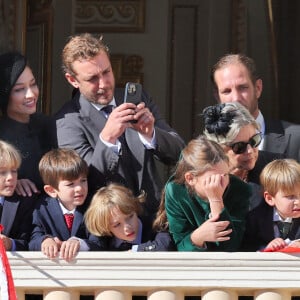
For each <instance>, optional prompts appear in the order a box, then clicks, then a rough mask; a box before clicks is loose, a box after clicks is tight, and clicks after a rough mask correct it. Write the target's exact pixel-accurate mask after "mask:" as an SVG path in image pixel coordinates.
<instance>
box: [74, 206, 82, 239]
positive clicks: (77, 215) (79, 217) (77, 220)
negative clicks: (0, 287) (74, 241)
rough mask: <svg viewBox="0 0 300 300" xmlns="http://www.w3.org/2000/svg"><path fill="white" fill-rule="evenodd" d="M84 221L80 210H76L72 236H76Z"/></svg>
mask: <svg viewBox="0 0 300 300" xmlns="http://www.w3.org/2000/svg"><path fill="white" fill-rule="evenodd" d="M82 219H83V214H82V212H81V211H79V210H78V209H76V210H75V212H74V221H73V226H72V231H71V236H76V235H77V233H78V231H79V228H80V225H81V223H82Z"/></svg>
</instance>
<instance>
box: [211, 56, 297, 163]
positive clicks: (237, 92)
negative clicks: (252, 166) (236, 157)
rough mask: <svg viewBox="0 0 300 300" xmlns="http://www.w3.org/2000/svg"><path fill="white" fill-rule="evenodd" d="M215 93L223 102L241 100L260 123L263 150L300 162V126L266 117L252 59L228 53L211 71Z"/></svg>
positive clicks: (260, 147) (259, 82) (258, 79)
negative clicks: (260, 107)
mask: <svg viewBox="0 0 300 300" xmlns="http://www.w3.org/2000/svg"><path fill="white" fill-rule="evenodd" d="M211 80H212V82H213V84H214V88H215V96H216V98H217V99H218V101H220V102H221V103H226V102H235V101H237V102H240V103H241V104H242V105H244V106H245V107H247V108H248V110H249V111H250V113H251V114H252V115H253V117H254V118H255V119H256V121H257V122H258V123H259V124H260V128H261V132H262V134H263V141H262V143H261V144H260V146H259V149H260V150H264V151H268V152H274V153H279V154H281V155H283V156H285V157H287V158H293V159H296V160H297V161H299V162H300V125H298V124H293V123H290V122H286V121H282V120H270V121H269V120H265V119H264V117H263V115H262V113H261V111H260V110H259V107H258V99H259V97H260V95H261V93H262V88H263V84H262V80H261V79H260V78H259V76H258V74H257V71H256V65H255V62H254V61H253V59H251V58H250V57H247V56H245V55H243V54H227V55H225V56H223V57H221V58H220V59H219V61H218V62H217V63H216V64H215V65H214V66H213V68H212V70H211Z"/></svg>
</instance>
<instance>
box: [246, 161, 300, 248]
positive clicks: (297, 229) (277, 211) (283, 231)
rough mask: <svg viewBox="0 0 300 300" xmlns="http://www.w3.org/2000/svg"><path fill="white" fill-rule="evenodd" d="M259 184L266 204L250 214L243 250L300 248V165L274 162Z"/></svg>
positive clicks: (295, 162)
mask: <svg viewBox="0 0 300 300" xmlns="http://www.w3.org/2000/svg"><path fill="white" fill-rule="evenodd" d="M260 181H261V185H262V187H263V193H264V198H265V201H263V202H262V203H261V204H260V205H259V206H257V207H256V208H255V209H253V211H251V212H249V215H248V217H247V223H246V231H245V235H244V242H243V250H245V251H256V250H263V249H264V250H267V251H277V250H281V249H283V248H286V247H287V246H291V247H300V245H299V241H297V240H298V239H300V164H299V163H298V162H297V161H295V160H293V159H277V160H274V161H272V162H270V163H268V164H267V165H266V166H265V167H264V169H263V171H262V172H261V175H260Z"/></svg>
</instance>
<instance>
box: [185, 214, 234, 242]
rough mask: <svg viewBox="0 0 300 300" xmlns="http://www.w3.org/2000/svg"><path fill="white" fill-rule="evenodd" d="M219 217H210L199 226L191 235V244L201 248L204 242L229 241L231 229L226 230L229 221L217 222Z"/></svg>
mask: <svg viewBox="0 0 300 300" xmlns="http://www.w3.org/2000/svg"><path fill="white" fill-rule="evenodd" d="M218 219H219V216H215V217H212V218H210V219H208V220H207V221H205V222H204V223H203V224H202V225H200V226H199V227H198V228H197V229H196V230H195V231H194V232H193V233H192V235H191V239H192V241H193V243H194V244H195V245H197V246H199V247H203V245H204V243H205V242H224V241H228V240H230V236H229V235H230V234H231V232H232V229H226V228H227V227H228V226H229V224H230V222H229V221H217V220H218Z"/></svg>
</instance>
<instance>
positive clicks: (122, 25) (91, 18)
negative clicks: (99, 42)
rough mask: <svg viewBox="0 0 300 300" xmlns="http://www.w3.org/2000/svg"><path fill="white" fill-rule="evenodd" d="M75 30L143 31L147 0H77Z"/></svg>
mask: <svg viewBox="0 0 300 300" xmlns="http://www.w3.org/2000/svg"><path fill="white" fill-rule="evenodd" d="M75 3H76V6H75V32H97V33H99V32H101V33H102V32H143V31H144V26H145V0H130V1H124V0H102V1H99V0H76V2H75Z"/></svg>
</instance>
